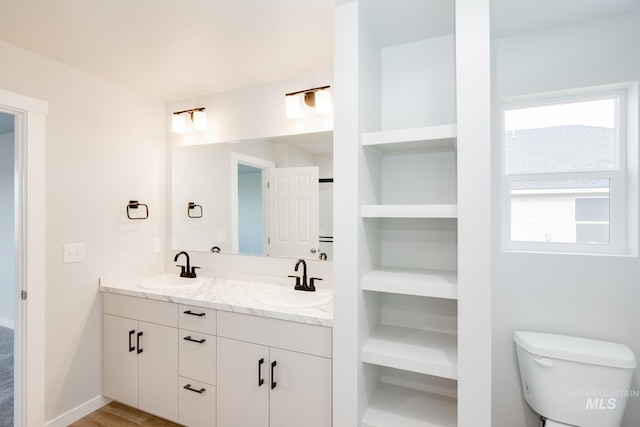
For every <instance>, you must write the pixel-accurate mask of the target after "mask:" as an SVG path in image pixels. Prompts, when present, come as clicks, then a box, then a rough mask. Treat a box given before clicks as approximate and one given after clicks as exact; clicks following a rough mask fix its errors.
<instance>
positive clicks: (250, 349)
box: [216, 337, 303, 427]
mask: <svg viewBox="0 0 640 427" xmlns="http://www.w3.org/2000/svg"><path fill="white" fill-rule="evenodd" d="M217 347H218V354H217V356H218V366H219V367H220V369H218V373H217V380H218V384H217V387H216V388H217V390H216V395H217V400H218V402H217V405H216V406H217V411H218V424H217V425H218V427H240V426H242V427H245V426H246V427H269V389H270V387H271V382H270V370H271V365H270V364H269V347H265V346H262V345H258V344H253V343H248V342H244V341H236V340H232V339H228V338H222V337H218V342H217ZM272 426H276V424H272ZM301 426H303V424H301V425H300V426H298V427H301Z"/></svg>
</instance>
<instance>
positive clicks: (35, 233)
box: [0, 90, 48, 427]
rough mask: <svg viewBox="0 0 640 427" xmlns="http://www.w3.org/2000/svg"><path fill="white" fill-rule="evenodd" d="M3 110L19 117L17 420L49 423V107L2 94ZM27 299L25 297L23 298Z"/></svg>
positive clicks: (31, 425)
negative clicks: (46, 328) (46, 398)
mask: <svg viewBox="0 0 640 427" xmlns="http://www.w3.org/2000/svg"><path fill="white" fill-rule="evenodd" d="M0 111H2V112H5V113H8V114H12V115H14V117H15V130H14V146H15V178H16V179H15V184H14V185H15V196H14V197H15V199H14V200H15V201H14V209H15V251H16V257H15V260H16V262H15V263H16V276H15V277H16V289H15V290H16V292H15V304H16V310H15V336H16V338H15V348H14V363H15V365H14V389H15V393H14V420H15V425H16V426H19V427H41V426H43V425H44V417H45V414H44V405H45V401H44V387H45V376H44V369H45V358H44V354H45V335H44V325H45V243H46V242H45V116H46V114H47V112H48V103H47V102H45V101H41V100H39V99H35V98H31V97H28V96H24V95H20V94H17V93H13V92H9V91H5V90H0ZM23 293H24V295H25V297H26V299H23V298H22V295H23Z"/></svg>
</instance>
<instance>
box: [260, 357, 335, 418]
mask: <svg viewBox="0 0 640 427" xmlns="http://www.w3.org/2000/svg"><path fill="white" fill-rule="evenodd" d="M270 355H271V363H273V362H276V366H275V368H274V369H273V378H272V381H273V382H274V383H275V387H274V388H273V389H272V390H271V411H270V422H271V426H272V427H299V426H304V427H331V359H325V358H324V357H318V356H311V355H308V354H302V353H297V352H293V351H288V350H281V349H278V348H273V347H272V348H271V349H270Z"/></svg>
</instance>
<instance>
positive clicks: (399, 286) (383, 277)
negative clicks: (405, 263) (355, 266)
mask: <svg viewBox="0 0 640 427" xmlns="http://www.w3.org/2000/svg"><path fill="white" fill-rule="evenodd" d="M361 288H362V289H363V290H365V291H375V292H387V293H396V294H404V295H413V296H421V297H431V298H447V299H457V298H458V274H457V272H455V271H446V270H428V269H420V268H408V267H404V268H403V267H379V268H376V269H374V270H372V271H370V272H369V273H367V274H365V275H364V276H363V277H362V282H361Z"/></svg>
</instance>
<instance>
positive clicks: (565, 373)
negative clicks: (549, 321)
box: [513, 331, 637, 427]
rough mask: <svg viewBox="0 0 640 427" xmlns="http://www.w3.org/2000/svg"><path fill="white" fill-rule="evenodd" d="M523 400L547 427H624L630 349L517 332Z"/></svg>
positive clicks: (631, 359)
mask: <svg viewBox="0 0 640 427" xmlns="http://www.w3.org/2000/svg"><path fill="white" fill-rule="evenodd" d="M513 339H514V341H515V343H516V353H517V358H518V366H519V369H520V379H521V382H522V392H523V394H524V398H525V400H526V401H527V403H528V404H529V406H531V408H532V409H533V410H534V411H536V412H537V413H538V414H540V415H542V416H543V417H545V418H546V419H547V420H546V422H545V427H620V423H621V422H622V417H623V416H624V409H625V406H626V403H627V397H628V396H629V395H630V392H629V387H630V386H631V380H632V378H633V371H634V369H635V368H636V366H637V365H636V359H635V356H634V354H633V352H632V351H631V349H629V347H627V346H625V345H622V344H617V343H612V342H608V341H599V340H592V339H587V338H580V337H572V336H567V335H556V334H546V333H540V332H526V331H516V332H515V333H514V335H513Z"/></svg>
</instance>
